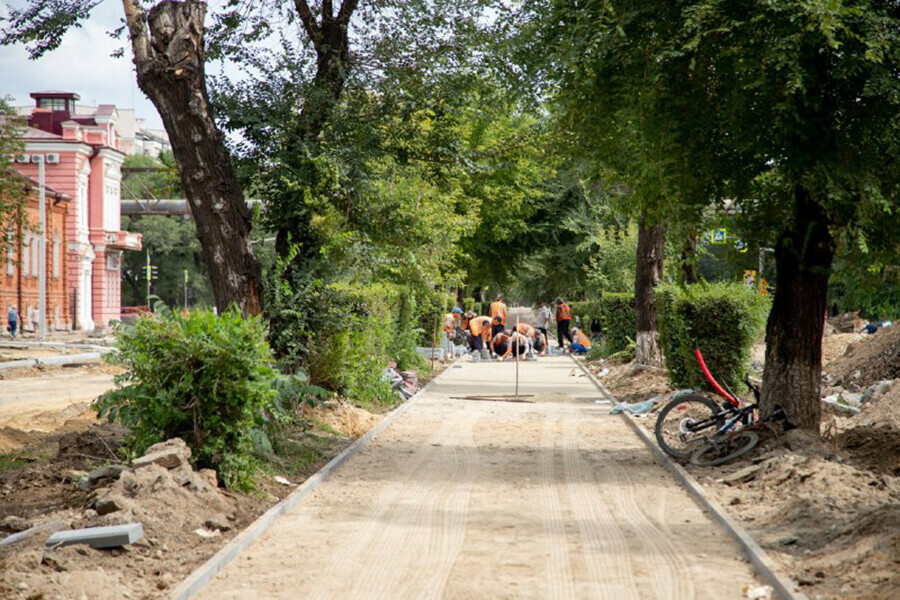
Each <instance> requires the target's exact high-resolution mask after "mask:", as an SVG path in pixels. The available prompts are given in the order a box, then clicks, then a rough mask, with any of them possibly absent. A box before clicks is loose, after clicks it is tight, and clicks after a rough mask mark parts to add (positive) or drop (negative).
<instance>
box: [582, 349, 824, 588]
mask: <svg viewBox="0 0 900 600" xmlns="http://www.w3.org/2000/svg"><path fill="white" fill-rule="evenodd" d="M572 360H574V361H575V363H576V364H577V365H578V366H579V367H580V368H581V370H582V371H584V373H585V374H586V375H587V376H588V378H589V379H590V380H591V382H593V384H594V385H595V386H596V387H597V389H598V390H600V392H601V393H602V394H603V395H604V397H606V398H607V399H610V400H615V398H614V397H613V396H612V394H610V393H609V391H608V390H607V389H606V388H605V387H603V384H602V383H600V382H599V381H598V380H597V378H596V377H594V374H593V373H591V371H590V369H588V368H587V367H586V366H585V365H584V364H583V363H582V362H581V361H579V360H578V359H576V358H574V357H573V358H572ZM620 416H621V418H622V419H623V420H624V421H625V422H626V423H627V424H628V426H629V427H631V429H632V430H633V431H634V432H635V434H637V436H638V437H639V438H641V440H642V441H643V442H644V444H645V445H646V446H647V447H648V448H649V449H650V451H651V452H652V453H653V455H654V456H656V458H657V459H658V460H659V461H660V462H662V464H663V466H664V467H665V468H666V470H668V471H669V472H670V473H671V474H672V475H673V476H674V477H675V479H676V480H677V481H678V483H680V484H681V486H682V487H684V488H685V489H686V490H687V491H688V493H689V494H690V495H691V497H693V498H694V501H695V502H697V504H698V505H699V506H700V508H702V509H703V510H705V511H706V512H707V514H709V515H710V516H711V517H712V518H713V519H714V520H715V521H716V522H717V523H719V525H721V526H722V527H723V528H724V529H725V530H726V531H727V532H728V533H729V535H731V537H733V538H734V539H735V540H736V541H737V543H738V544H740V546H741V548H742V549H743V550H744V553H745V554H746V555H747V557H748V558H749V559H750V563H751V564H752V565H753V566H754V567H755V568H756V570H757V571H758V572H759V574H760V575H761V576H762V578H763V579H765V581H766V583H767V584H769V585H771V586H772V587H773V588H774V590H775V593H776V594H777V595H778V596H779V597H781V598H783V599H784V600H809V598H808V597H807V596H806V594H804V593H802V592H800V591H797V588H798V585H797V583H796V582H795V581H794V580H792V579H790V578H789V577H783V576H781V575H779V574H778V571H777V569H776V566H775V562H774V561H773V560H772V558H771V557H770V556H769V555H768V554H767V553H766V551H765V550H763V549H762V547H760V545H759V544H757V543H756V540H754V539H753V538H752V537H751V536H750V534H749V533H747V530H746V529H744V528H743V527H742V526H741V525H740V524H739V523H738V522H737V521H735V520H734V519H732V518H731V517H730V516H729V515H728V513H726V512H725V511H724V510H723V509H722V507H721V506H719V504H718V503H717V502H715V501H713V500H712V499H710V498H708V497H707V496H706V494H705V492H704V490H703V486H701V485H700V483H699V482H698V481H697V480H696V479H694V478H693V477H692V476H691V474H690V473H688V472H687V471H686V470H685V469H684V467H682V466H681V465H679V464H678V463H676V462H675V461H673V460H672V459H671V458H670V457H669V456H668V455H667V454H666V453H665V452H663V451H662V449H661V448H660V447H659V446H658V445H657V444H656V442H655V441H654V440H653V439H652V438H651V437H650V434H649V433H648V432H647V431H646V430H645V429H644V428H643V427H642V426H641V425H640V424H639V423H637V421H635V420H634V418H633V417H632V416H631V415H628V414H626V413H624V412H623V413H621V414H620Z"/></svg>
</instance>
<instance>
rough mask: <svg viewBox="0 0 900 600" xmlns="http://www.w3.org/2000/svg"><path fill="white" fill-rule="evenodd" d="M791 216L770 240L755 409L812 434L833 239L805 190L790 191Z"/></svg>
mask: <svg viewBox="0 0 900 600" xmlns="http://www.w3.org/2000/svg"><path fill="white" fill-rule="evenodd" d="M794 200H795V207H794V217H793V223H792V224H791V227H790V229H789V230H787V231H785V232H783V233H782V234H781V235H780V236H779V239H778V243H777V245H776V246H775V267H776V286H775V295H774V300H773V303H772V311H771V312H770V313H769V320H768V323H767V325H766V367H765V371H764V373H763V391H762V398H761V401H760V409H761V412H762V415H763V416H768V415H771V414H772V413H773V411H775V409H776V408H777V407H781V408H782V409H783V410H784V412H785V414H786V415H787V419H788V421H789V422H790V423H791V424H792V425H794V426H797V427H801V428H803V429H807V430H809V431H811V432H813V433H815V434H817V435H818V433H819V419H820V392H821V389H820V386H821V373H822V336H823V327H824V319H825V310H826V308H827V302H826V300H827V292H828V276H829V274H830V271H831V262H832V259H833V258H834V249H835V244H834V239H833V238H832V236H831V232H830V231H829V221H828V218H827V216H826V215H825V212H824V211H823V210H822V207H821V205H819V204H818V203H817V202H816V201H815V200H813V199H812V198H811V197H810V195H809V192H808V191H807V190H805V189H804V188H802V187H799V186H798V187H797V188H796V189H795V192H794Z"/></svg>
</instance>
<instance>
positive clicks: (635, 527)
mask: <svg viewBox="0 0 900 600" xmlns="http://www.w3.org/2000/svg"><path fill="white" fill-rule="evenodd" d="M514 369H515V367H514V365H513V364H511V363H503V364H498V363H490V364H486V363H480V364H479V363H464V364H462V365H460V366H457V367H456V368H453V367H451V369H449V370H448V372H447V373H445V374H444V375H443V376H442V377H441V379H440V380H439V381H438V382H437V383H436V384H435V385H434V386H433V387H432V388H431V390H430V393H429V394H427V395H425V396H423V397H422V398H420V399H417V400H416V403H415V405H414V406H413V407H412V408H411V409H410V410H409V411H408V412H407V413H405V414H404V415H402V416H401V417H400V418H399V419H398V420H396V421H395V422H394V423H392V424H391V426H390V427H389V428H387V429H386V430H385V431H384V432H382V433H381V435H379V437H378V438H377V439H376V440H375V441H374V442H373V443H371V444H370V445H368V446H367V447H366V448H365V449H364V450H362V451H361V452H360V453H359V454H357V455H356V456H354V457H353V458H351V459H350V460H349V461H348V462H347V463H345V464H344V465H343V466H342V467H341V468H340V469H339V470H338V471H337V472H336V473H335V474H334V475H333V476H332V478H331V479H330V480H329V481H327V482H326V483H325V484H323V485H322V486H321V487H320V488H319V489H318V490H317V491H316V492H314V493H313V494H311V495H310V496H309V497H307V498H306V499H304V500H303V501H302V502H301V503H300V504H299V505H297V506H296V507H294V508H293V509H292V510H291V511H289V512H288V513H287V514H286V515H284V516H283V517H282V518H281V519H280V520H279V521H278V522H276V523H275V525H273V526H272V527H271V528H270V529H269V531H267V532H266V533H265V534H264V535H263V536H262V537H261V538H260V539H258V540H257V541H256V542H254V543H253V544H252V545H251V546H250V547H249V548H248V549H247V550H245V551H244V553H243V554H242V555H241V556H240V557H238V558H237V559H236V560H235V561H234V562H233V563H231V564H230V565H229V566H228V567H227V568H226V569H225V570H224V571H223V572H222V573H220V574H219V576H218V577H217V578H216V579H214V580H213V581H212V582H211V583H210V584H209V585H208V586H206V587H205V588H204V589H203V590H202V591H201V594H200V596H201V597H203V598H242V599H252V598H335V599H344V598H357V599H358V598H604V599H606V598H608V599H611V600H613V599H615V600H620V599H629V598H630V599H639V598H640V599H643V598H672V599H675V598H716V599H718V598H738V597H740V595H741V586H742V585H743V584H748V583H752V584H756V585H758V582H757V579H756V577H755V576H754V573H753V571H752V568H751V567H750V565H749V564H748V563H747V562H746V560H745V559H744V558H743V555H742V554H741V552H740V550H739V548H738V547H737V545H736V544H735V543H734V542H732V540H731V539H730V538H728V537H727V535H726V534H725V533H724V532H723V531H722V530H720V529H719V528H718V527H717V526H716V525H714V524H713V523H712V521H711V520H710V519H709V518H708V517H707V516H706V515H705V514H704V513H703V512H702V511H701V510H700V509H699V508H698V507H697V506H696V505H695V504H694V502H693V501H692V500H691V499H690V498H689V497H688V495H687V494H686V493H685V492H684V491H683V490H682V488H681V487H679V485H678V484H677V483H676V482H675V480H674V479H672V478H671V476H669V474H668V473H667V472H666V471H665V470H664V469H663V467H662V466H660V465H659V464H657V463H656V462H654V459H653V457H652V455H651V454H650V452H649V451H648V450H647V449H646V447H644V446H643V444H642V443H641V442H640V440H638V439H637V438H636V437H635V436H634V434H633V433H632V432H631V431H630V430H629V429H628V428H627V426H626V425H625V424H624V423H623V422H622V421H620V420H619V418H618V417H615V416H611V415H609V414H608V411H609V404H606V403H601V404H597V403H595V401H596V400H599V399H600V394H599V393H598V391H597V390H596V388H595V387H594V386H593V385H592V384H591V383H590V381H589V380H588V379H587V378H586V377H584V376H583V375H582V374H581V371H580V370H578V369H577V367H575V365H573V363H572V362H571V360H570V359H569V358H566V357H554V358H545V359H541V360H540V361H539V362H529V363H523V364H522V365H521V391H522V393H528V394H534V396H533V397H532V398H531V399H532V400H534V402H533V403H501V402H476V401H467V400H457V399H451V397H457V396H464V395H469V394H502V393H509V392H511V391H512V388H511V383H512V381H513V377H514Z"/></svg>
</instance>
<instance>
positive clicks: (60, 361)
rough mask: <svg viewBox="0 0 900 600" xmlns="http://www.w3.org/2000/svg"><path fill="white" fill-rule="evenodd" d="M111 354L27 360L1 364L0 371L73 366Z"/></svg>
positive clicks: (84, 354)
mask: <svg viewBox="0 0 900 600" xmlns="http://www.w3.org/2000/svg"><path fill="white" fill-rule="evenodd" d="M107 352H109V350H107V351H106V352H85V353H83V354H66V355H63V356H44V357H42V358H26V359H22V360H12V361H9V362H5V363H0V371H3V370H6V369H21V368H28V367H39V366H41V365H72V364H77V363H83V362H93V361H99V360H100V359H101V358H102V357H103V354H105V353H107Z"/></svg>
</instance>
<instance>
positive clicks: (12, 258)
mask: <svg viewBox="0 0 900 600" xmlns="http://www.w3.org/2000/svg"><path fill="white" fill-rule="evenodd" d="M14 241H15V236H14V235H13V230H12V227H10V228H9V229H8V230H7V231H6V274H7V275H12V274H13V268H14V267H15V262H16V247H15V246H14V245H13V242H14Z"/></svg>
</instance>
